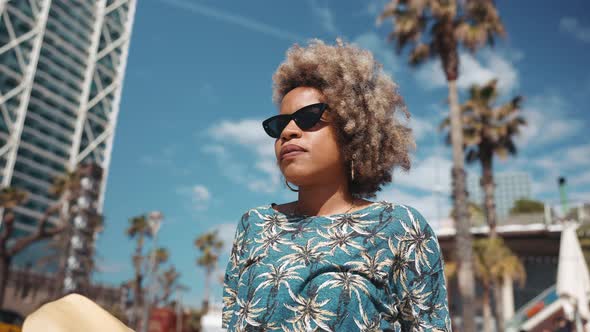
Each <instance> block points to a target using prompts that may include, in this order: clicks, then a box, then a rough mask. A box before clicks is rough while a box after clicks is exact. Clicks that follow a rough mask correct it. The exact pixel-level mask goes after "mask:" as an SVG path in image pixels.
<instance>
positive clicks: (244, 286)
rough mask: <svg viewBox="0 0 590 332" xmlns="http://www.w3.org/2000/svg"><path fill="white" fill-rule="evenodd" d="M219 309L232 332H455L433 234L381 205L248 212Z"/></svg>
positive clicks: (414, 217)
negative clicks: (317, 212)
mask: <svg viewBox="0 0 590 332" xmlns="http://www.w3.org/2000/svg"><path fill="white" fill-rule="evenodd" d="M223 302H224V308H223V327H224V328H228V331H270V330H280V331H451V323H450V318H449V311H448V306H447V291H446V287H445V281H444V273H443V259H442V257H441V251H440V247H439V244H438V240H437V238H436V236H435V234H434V232H433V231H432V228H431V227H430V225H428V223H427V222H426V221H425V220H424V218H423V217H422V215H420V213H419V212H418V211H416V210H415V209H414V208H412V207H409V206H406V205H397V204H392V203H388V202H385V201H383V202H375V203H372V204H371V205H369V206H367V207H365V208H363V209H361V210H357V211H354V212H352V213H348V214H344V213H343V214H334V215H330V216H292V215H285V214H283V213H281V212H278V211H276V210H275V209H274V208H273V205H266V206H261V207H258V208H254V209H251V210H249V211H247V212H246V213H245V214H244V215H243V216H242V218H241V221H240V223H239V224H238V226H237V230H236V235H235V239H234V243H233V248H232V251H231V255H230V261H229V263H228V265H227V270H226V273H225V283H224V291H223Z"/></svg>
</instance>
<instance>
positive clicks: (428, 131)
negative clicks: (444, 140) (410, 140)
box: [410, 116, 440, 142]
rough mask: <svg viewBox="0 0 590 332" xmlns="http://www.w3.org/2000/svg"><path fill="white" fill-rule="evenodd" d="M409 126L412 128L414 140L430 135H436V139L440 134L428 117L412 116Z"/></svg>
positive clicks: (417, 140)
mask: <svg viewBox="0 0 590 332" xmlns="http://www.w3.org/2000/svg"><path fill="white" fill-rule="evenodd" d="M410 128H412V132H413V134H414V139H415V140H416V142H419V141H421V140H423V139H426V138H428V137H430V136H432V135H434V136H436V137H437V139H438V138H439V136H440V133H439V132H438V128H437V127H436V125H435V122H434V121H433V120H430V119H426V118H421V117H418V116H412V118H411V119H410Z"/></svg>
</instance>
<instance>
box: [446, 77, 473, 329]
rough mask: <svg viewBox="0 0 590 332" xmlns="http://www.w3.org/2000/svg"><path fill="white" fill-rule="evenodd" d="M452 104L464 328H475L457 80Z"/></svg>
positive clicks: (451, 92)
mask: <svg viewBox="0 0 590 332" xmlns="http://www.w3.org/2000/svg"><path fill="white" fill-rule="evenodd" d="M448 84H449V104H450V107H451V111H450V113H451V114H450V118H451V142H452V145H453V169H452V173H451V175H452V179H453V203H454V204H453V205H454V206H453V209H454V211H455V215H454V216H453V217H454V219H455V228H456V230H457V236H456V238H455V240H456V248H455V249H456V250H457V263H458V265H459V266H458V267H459V269H458V280H459V292H460V293H461V307H462V316H463V317H462V320H463V331H475V311H474V297H475V296H474V294H475V281H474V272H473V247H472V246H473V244H472V238H471V230H470V223H469V216H468V211H467V190H466V189H465V170H464V156H463V131H462V125H461V117H460V116H461V115H460V110H459V97H458V93H457V81H456V80H449V81H448Z"/></svg>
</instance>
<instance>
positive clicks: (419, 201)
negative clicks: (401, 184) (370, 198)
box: [377, 188, 451, 229]
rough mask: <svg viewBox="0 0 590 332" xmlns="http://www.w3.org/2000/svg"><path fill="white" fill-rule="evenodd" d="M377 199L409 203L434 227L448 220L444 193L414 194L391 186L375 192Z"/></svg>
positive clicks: (446, 199)
mask: <svg viewBox="0 0 590 332" xmlns="http://www.w3.org/2000/svg"><path fill="white" fill-rule="evenodd" d="M377 197H378V200H386V201H388V202H391V203H394V204H404V205H409V206H411V207H413V208H415V209H416V210H418V212H420V214H422V215H423V216H424V218H425V219H426V221H428V223H429V224H430V225H431V226H432V227H433V228H435V229H437V228H440V227H442V226H444V224H446V223H447V222H448V219H449V213H450V211H451V202H450V200H449V198H448V197H449V196H448V195H445V194H434V193H433V194H425V195H414V194H411V193H410V192H408V191H406V190H403V189H398V188H392V189H389V190H385V191H383V192H381V193H378V194H377Z"/></svg>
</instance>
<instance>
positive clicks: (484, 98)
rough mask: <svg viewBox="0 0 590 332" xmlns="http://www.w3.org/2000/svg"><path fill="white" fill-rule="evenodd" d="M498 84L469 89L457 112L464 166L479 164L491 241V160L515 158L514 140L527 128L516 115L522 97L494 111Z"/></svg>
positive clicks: (493, 216)
mask: <svg viewBox="0 0 590 332" xmlns="http://www.w3.org/2000/svg"><path fill="white" fill-rule="evenodd" d="M497 83H498V81H497V80H491V81H489V82H488V83H486V84H484V85H483V86H479V85H473V86H471V88H470V89H469V99H468V100H467V101H466V102H465V103H464V104H463V105H461V108H460V110H461V120H462V123H463V136H464V138H465V141H464V145H463V146H464V148H465V152H466V154H465V160H466V161H467V163H474V162H479V163H480V165H481V172H482V176H481V186H482V189H483V192H484V213H485V216H486V220H487V223H488V225H489V227H490V237H492V238H494V237H496V236H497V234H496V225H497V220H496V219H497V217H496V203H495V199H494V188H495V184H494V172H493V161H494V156H496V155H497V156H499V157H500V158H506V157H507V156H508V155H509V154H516V145H515V144H514V137H515V136H516V135H518V134H519V133H520V127H521V126H523V125H525V124H526V121H525V120H524V119H523V118H522V117H521V116H520V114H519V112H520V109H521V107H520V106H521V103H522V97H521V96H517V97H514V98H512V100H510V101H509V102H507V103H505V104H503V105H501V106H499V107H495V108H494V106H493V104H494V102H495V101H496V99H497V98H498V88H497ZM449 124H450V121H449V118H446V119H445V120H443V122H442V123H441V128H448V126H449ZM447 142H448V140H447Z"/></svg>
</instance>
